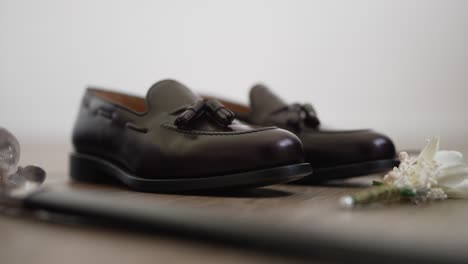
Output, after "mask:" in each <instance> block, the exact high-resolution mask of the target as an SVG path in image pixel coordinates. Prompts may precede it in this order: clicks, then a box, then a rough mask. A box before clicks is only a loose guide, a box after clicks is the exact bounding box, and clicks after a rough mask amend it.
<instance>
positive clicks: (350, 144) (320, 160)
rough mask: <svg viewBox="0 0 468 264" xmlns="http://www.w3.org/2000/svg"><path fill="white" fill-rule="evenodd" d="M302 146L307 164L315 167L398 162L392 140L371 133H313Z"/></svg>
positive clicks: (382, 135) (304, 138)
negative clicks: (391, 160)
mask: <svg viewBox="0 0 468 264" xmlns="http://www.w3.org/2000/svg"><path fill="white" fill-rule="evenodd" d="M303 143H304V148H305V154H306V160H307V161H309V162H310V163H311V164H312V165H313V166H315V167H327V166H333V165H344V164H352V163H361V162H369V161H377V160H388V159H394V158H395V146H394V144H393V142H392V140H391V139H390V138H389V137H387V136H386V135H384V134H381V133H378V132H375V131H372V130H361V131H341V132H324V133H322V132H319V133H313V134H310V135H308V136H304V137H303Z"/></svg>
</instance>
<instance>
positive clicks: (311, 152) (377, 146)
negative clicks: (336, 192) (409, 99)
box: [205, 85, 398, 182]
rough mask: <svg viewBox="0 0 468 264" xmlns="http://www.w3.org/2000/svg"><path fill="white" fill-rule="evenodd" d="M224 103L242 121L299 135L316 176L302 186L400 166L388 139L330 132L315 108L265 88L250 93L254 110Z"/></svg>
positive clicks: (366, 132)
mask: <svg viewBox="0 0 468 264" xmlns="http://www.w3.org/2000/svg"><path fill="white" fill-rule="evenodd" d="M205 98H210V97H209V96H207V97H205ZM220 101H221V102H222V103H223V104H224V105H226V107H228V108H229V109H231V110H233V111H234V112H235V113H236V116H237V117H238V118H239V119H240V120H241V121H245V122H247V123H250V124H254V125H258V126H277V127H280V128H283V129H287V130H289V131H292V132H293V133H295V134H296V135H297V136H298V137H299V138H300V139H301V140H302V144H303V148H304V152H305V155H306V161H307V162H309V163H311V165H312V168H313V169H314V174H313V175H312V176H311V177H306V178H304V179H303V180H301V181H302V182H316V181H323V180H329V179H335V178H346V177H351V176H357V175H365V174H370V173H377V172H384V171H388V170H390V169H392V168H393V166H395V165H397V164H398V162H397V161H395V147H394V145H393V142H392V141H391V140H390V139H389V138H388V137H387V136H385V135H382V134H380V133H377V132H374V131H372V130H353V131H346V130H329V129H326V128H324V127H323V126H322V125H321V123H320V120H319V119H318V117H317V114H316V112H315V110H314V108H313V107H312V106H311V105H309V104H304V105H301V104H286V103H285V102H284V101H283V100H281V99H280V98H279V97H278V96H276V95H275V94H273V93H272V92H271V91H270V90H269V89H268V88H267V87H265V86H263V85H257V86H254V87H253V88H252V90H251V91H250V107H248V106H244V105H240V104H237V103H232V102H228V101H226V100H220Z"/></svg>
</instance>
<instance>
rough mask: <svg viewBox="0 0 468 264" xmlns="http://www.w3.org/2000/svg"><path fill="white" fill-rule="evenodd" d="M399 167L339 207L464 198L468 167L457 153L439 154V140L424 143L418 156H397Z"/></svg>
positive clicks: (344, 201) (441, 152)
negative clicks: (424, 145)
mask: <svg viewBox="0 0 468 264" xmlns="http://www.w3.org/2000/svg"><path fill="white" fill-rule="evenodd" d="M399 160H400V165H399V166H398V167H395V168H393V170H392V171H390V172H389V173H387V174H386V175H385V176H384V178H383V181H382V182H379V181H375V182H374V185H377V186H375V187H373V188H371V189H370V190H365V191H362V192H358V193H356V194H354V195H351V196H345V197H342V198H341V199H340V204H341V205H342V206H343V207H347V208H350V207H354V206H355V205H360V204H369V203H375V202H390V201H401V200H407V201H412V202H414V203H420V202H426V201H431V200H444V199H447V198H468V164H466V163H465V161H464V159H463V154H462V153H460V152H458V151H440V150H439V138H433V139H431V140H429V141H428V143H427V145H426V147H425V148H424V149H423V150H422V151H421V153H420V154H419V156H418V157H414V158H412V157H410V156H409V155H408V153H406V152H401V153H400V154H399Z"/></svg>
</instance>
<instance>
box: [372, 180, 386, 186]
mask: <svg viewBox="0 0 468 264" xmlns="http://www.w3.org/2000/svg"><path fill="white" fill-rule="evenodd" d="M372 185H373V186H380V185H384V183H383V182H381V181H375V180H374V181H372Z"/></svg>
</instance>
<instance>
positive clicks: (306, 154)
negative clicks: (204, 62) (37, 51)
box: [70, 80, 395, 192]
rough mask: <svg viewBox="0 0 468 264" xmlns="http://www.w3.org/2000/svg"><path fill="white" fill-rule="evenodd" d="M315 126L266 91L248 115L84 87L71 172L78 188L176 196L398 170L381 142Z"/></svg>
mask: <svg viewBox="0 0 468 264" xmlns="http://www.w3.org/2000/svg"><path fill="white" fill-rule="evenodd" d="M320 127H321V126H320V122H319V121H318V118H317V116H316V115H315V111H314V110H313V108H312V107H310V106H308V105H286V104H285V103H284V102H283V101H282V100H280V99H279V98H278V97H276V96H275V95H273V94H272V93H271V92H270V91H269V90H268V89H267V88H265V87H263V86H256V87H254V88H253V89H252V91H251V107H246V106H242V105H239V104H235V103H231V102H227V101H223V100H217V99H215V98H209V97H203V98H202V97H200V96H198V95H197V94H195V93H193V92H191V91H190V90H189V89H188V88H187V87H185V86H184V85H183V84H181V83H179V82H176V81H173V80H164V81H160V82H158V83H156V84H155V85H153V86H152V87H151V88H150V89H149V91H148V93H147V95H146V98H140V97H137V96H132V95H127V94H123V93H118V92H113V91H109V90H102V89H92V88H89V89H88V90H87V91H86V93H85V95H84V98H83V100H82V104H81V107H80V111H79V115H78V118H77V121H76V124H75V127H74V130H73V145H74V149H75V151H74V152H73V153H72V154H71V158H70V173H71V177H72V178H73V179H76V180H80V181H93V182H107V181H116V180H117V181H119V182H122V183H124V184H125V185H127V186H129V187H130V188H132V189H135V190H140V191H157V192H179V191H198V190H208V189H220V188H239V187H259V186H266V185H271V184H277V183H284V182H289V181H296V180H300V179H302V180H303V181H316V180H324V179H331V178H336V177H347V176H353V175H357V174H365V173H369V172H376V171H381V170H387V169H389V168H391V167H392V166H393V165H394V155H395V148H394V146H393V144H392V142H391V141H390V140H389V139H388V138H387V137H385V136H383V135H380V134H377V133H375V132H372V131H348V132H345V131H341V132H340V131H326V130H322V129H321V128H320ZM311 164H312V166H311ZM312 167H315V168H317V169H316V173H312ZM304 179H306V180H304Z"/></svg>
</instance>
